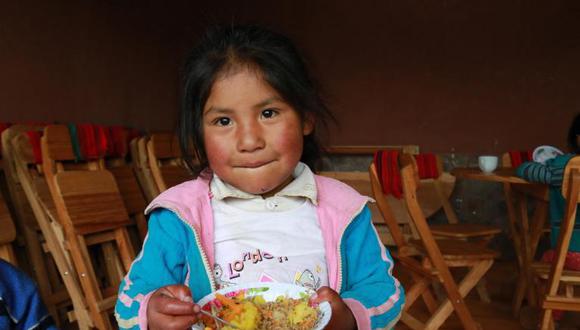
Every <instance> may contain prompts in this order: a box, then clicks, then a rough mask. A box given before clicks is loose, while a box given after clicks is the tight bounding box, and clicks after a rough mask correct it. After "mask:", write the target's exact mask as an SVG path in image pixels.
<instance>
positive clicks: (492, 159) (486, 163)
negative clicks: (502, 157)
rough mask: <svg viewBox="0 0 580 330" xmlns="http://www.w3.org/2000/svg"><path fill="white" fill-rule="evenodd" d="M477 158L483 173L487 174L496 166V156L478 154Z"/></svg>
mask: <svg viewBox="0 0 580 330" xmlns="http://www.w3.org/2000/svg"><path fill="white" fill-rule="evenodd" d="M477 160H478V162H479V168H480V169H481V171H482V172H483V173H486V174H489V173H491V172H493V171H494V170H495V169H496V168H497V161H498V158H497V156H479V158H478V159H477Z"/></svg>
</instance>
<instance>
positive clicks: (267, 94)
mask: <svg viewBox="0 0 580 330" xmlns="http://www.w3.org/2000/svg"><path fill="white" fill-rule="evenodd" d="M274 99H276V100H281V97H280V95H279V93H278V92H277V91H276V90H275V89H274V88H273V87H272V86H271V85H270V84H269V83H268V82H267V81H266V80H265V79H264V78H263V75H262V74H261V72H259V71H257V70H252V69H247V68H246V69H243V70H236V71H231V70H229V71H228V72H227V73H225V74H220V75H219V76H218V78H217V79H216V81H215V82H214V84H213V85H212V88H211V90H210V93H209V96H208V98H207V101H206V103H205V106H204V113H205V112H207V111H209V110H210V109H212V108H216V107H217V108H228V109H235V108H237V107H246V106H256V105H258V104H259V103H262V102H264V101H266V100H274Z"/></svg>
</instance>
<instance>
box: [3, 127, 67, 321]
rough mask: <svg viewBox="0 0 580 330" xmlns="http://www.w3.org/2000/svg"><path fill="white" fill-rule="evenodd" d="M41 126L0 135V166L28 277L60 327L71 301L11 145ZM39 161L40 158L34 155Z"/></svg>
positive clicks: (9, 129)
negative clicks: (28, 271)
mask: <svg viewBox="0 0 580 330" xmlns="http://www.w3.org/2000/svg"><path fill="white" fill-rule="evenodd" d="M42 127H43V126H42V125H34V124H30V125H12V126H10V127H9V128H7V129H6V130H4V132H3V133H2V153H3V167H4V173H5V177H6V182H7V186H8V189H7V190H8V192H9V196H10V204H11V206H12V209H13V214H14V218H15V223H16V228H17V232H18V236H19V237H20V238H21V240H22V243H23V245H24V250H25V252H26V259H27V260H28V264H29V265H30V267H31V270H30V271H31V272H32V274H31V275H32V277H33V278H34V279H35V280H36V283H37V285H38V290H39V293H40V295H41V297H42V299H43V301H44V302H45V304H46V305H47V308H48V310H49V312H50V313H51V315H52V316H53V318H54V319H55V322H56V324H57V325H61V324H62V323H63V319H64V318H66V311H67V310H68V309H69V306H70V303H71V302H70V299H69V295H68V294H67V290H66V288H65V286H64V283H63V281H62V280H61V276H59V274H58V273H59V271H58V269H57V268H58V267H57V266H56V265H55V263H54V262H53V259H52V258H51V257H49V255H48V253H49V250H48V247H47V242H46V240H45V237H44V235H43V233H42V230H41V227H40V226H39V223H38V222H37V221H36V218H35V215H34V213H33V210H32V208H31V205H30V204H29V202H28V199H27V196H26V193H25V190H24V187H23V185H22V184H21V182H20V180H19V179H18V175H17V169H16V155H15V149H14V147H13V145H12V143H11V142H12V140H13V139H14V138H15V137H16V136H18V135H19V134H24V132H27V131H33V130H40V129H41V128H42ZM38 142H39V141H38ZM38 152H40V149H38ZM29 155H30V157H28V158H29V159H32V161H31V162H32V163H34V155H33V154H32V149H30V151H29ZM38 158H40V155H37V159H38Z"/></svg>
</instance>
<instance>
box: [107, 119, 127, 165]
mask: <svg viewBox="0 0 580 330" xmlns="http://www.w3.org/2000/svg"><path fill="white" fill-rule="evenodd" d="M109 129H110V132H111V139H112V146H113V150H112V152H111V153H110V155H111V157H125V156H126V155H127V145H128V143H127V136H128V135H129V134H128V130H127V128H125V127H122V126H112V127H110V128H109Z"/></svg>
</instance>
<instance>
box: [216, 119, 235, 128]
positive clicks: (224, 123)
mask: <svg viewBox="0 0 580 330" xmlns="http://www.w3.org/2000/svg"><path fill="white" fill-rule="evenodd" d="M231 122H232V120H231V119H229V118H228V117H220V118H218V119H216V120H215V124H216V125H217V126H228V125H229V124H231Z"/></svg>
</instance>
